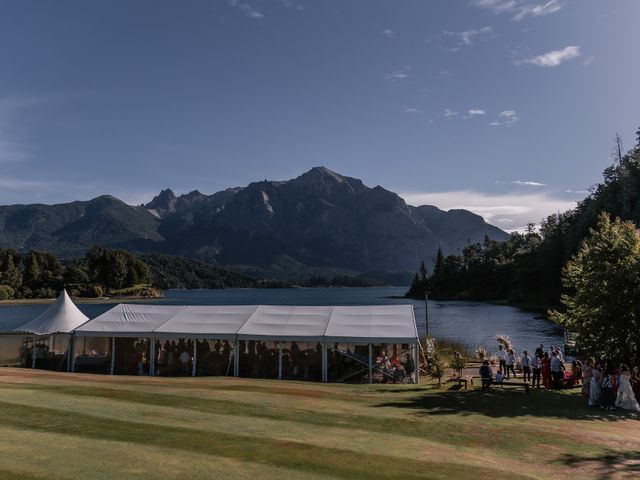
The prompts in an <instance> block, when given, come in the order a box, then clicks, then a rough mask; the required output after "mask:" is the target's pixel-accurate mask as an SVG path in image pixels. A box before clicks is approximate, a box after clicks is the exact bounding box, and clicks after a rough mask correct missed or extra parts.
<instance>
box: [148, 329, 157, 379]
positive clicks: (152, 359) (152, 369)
mask: <svg viewBox="0 0 640 480" xmlns="http://www.w3.org/2000/svg"><path fill="white" fill-rule="evenodd" d="M149 341H150V342H151V344H150V345H149V376H150V377H155V376H156V339H155V338H149Z"/></svg>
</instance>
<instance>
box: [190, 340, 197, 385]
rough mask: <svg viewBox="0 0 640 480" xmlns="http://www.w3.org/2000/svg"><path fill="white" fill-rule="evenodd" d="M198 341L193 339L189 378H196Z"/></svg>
mask: <svg viewBox="0 0 640 480" xmlns="http://www.w3.org/2000/svg"><path fill="white" fill-rule="evenodd" d="M197 345H198V339H196V338H194V339H193V366H192V367H191V376H192V377H195V376H196V363H197V362H198V348H197Z"/></svg>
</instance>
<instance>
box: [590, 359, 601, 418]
mask: <svg viewBox="0 0 640 480" xmlns="http://www.w3.org/2000/svg"><path fill="white" fill-rule="evenodd" d="M601 368H602V367H600V364H598V365H596V366H595V367H593V369H592V370H591V384H590V386H589V406H590V407H597V406H599V405H600V369H601Z"/></svg>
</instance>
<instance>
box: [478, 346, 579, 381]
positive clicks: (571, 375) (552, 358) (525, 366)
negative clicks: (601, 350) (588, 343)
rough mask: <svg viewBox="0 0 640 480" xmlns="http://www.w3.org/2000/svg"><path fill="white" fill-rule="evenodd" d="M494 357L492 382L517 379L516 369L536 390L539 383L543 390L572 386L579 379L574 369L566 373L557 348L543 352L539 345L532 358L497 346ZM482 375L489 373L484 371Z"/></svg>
mask: <svg viewBox="0 0 640 480" xmlns="http://www.w3.org/2000/svg"><path fill="white" fill-rule="evenodd" d="M496 357H497V359H498V372H497V373H496V377H495V380H493V382H498V383H499V382H502V381H504V380H505V379H507V380H509V379H511V377H512V376H513V378H514V379H515V378H517V376H518V375H517V373H516V367H518V370H521V371H522V380H523V381H524V382H531V386H532V387H536V388H540V383H541V382H542V386H543V387H544V388H561V387H562V386H563V385H573V384H574V383H575V382H578V381H579V380H580V378H581V374H580V372H577V371H574V368H572V371H571V372H567V371H566V369H565V362H564V354H563V353H562V350H560V348H559V347H551V348H550V349H549V351H545V349H544V345H542V344H541V345H540V346H539V347H538V348H536V350H535V352H534V354H533V356H530V355H529V352H528V351H527V350H525V351H523V352H522V356H521V357H516V355H515V353H514V351H513V349H511V348H509V349H507V348H504V347H503V346H502V345H499V346H498V352H497V354H496ZM488 365H489V362H488V361H487V366H488ZM573 367H576V365H573ZM484 373H485V374H487V373H489V372H488V371H487V370H486V369H485V370H484ZM481 376H482V374H481ZM491 378H492V379H493V372H491Z"/></svg>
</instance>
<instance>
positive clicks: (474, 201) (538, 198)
mask: <svg viewBox="0 0 640 480" xmlns="http://www.w3.org/2000/svg"><path fill="white" fill-rule="evenodd" d="M400 196H401V197H403V198H404V199H405V200H406V201H407V203H409V204H411V205H436V206H437V207H439V208H442V209H445V210H450V209H458V208H462V209H465V210H470V211H472V212H474V213H476V214H478V215H481V216H482V217H483V218H484V219H485V220H486V221H488V222H490V223H492V224H494V225H496V224H497V225H500V224H501V223H509V224H510V225H511V226H513V228H511V229H510V230H518V229H521V228H524V227H525V226H526V225H527V224H528V223H539V222H540V221H541V220H542V219H544V218H546V217H547V216H549V215H551V214H553V213H557V212H563V211H565V210H568V209H570V208H574V207H575V206H576V202H575V201H571V200H566V199H563V198H558V197H557V196H554V195H553V194H550V193H545V192H536V193H533V192H531V193H524V194H522V193H505V194H496V193H485V192H477V191H473V190H456V191H449V192H429V193H421V192H404V193H401V194H400Z"/></svg>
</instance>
